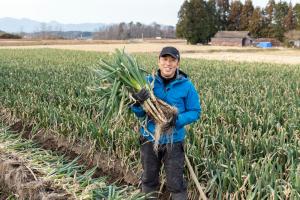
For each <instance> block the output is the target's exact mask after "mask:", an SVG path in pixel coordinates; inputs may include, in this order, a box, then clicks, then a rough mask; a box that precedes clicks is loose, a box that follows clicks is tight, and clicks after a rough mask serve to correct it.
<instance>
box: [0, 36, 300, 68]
mask: <svg viewBox="0 0 300 200" xmlns="http://www.w3.org/2000/svg"><path fill="white" fill-rule="evenodd" d="M170 45H171V46H175V47H176V48H178V49H179V50H180V52H181V57H182V58H194V59H206V60H221V61H223V60H225V61H238V62H262V63H278V64H296V65H298V64H300V50H299V49H291V48H290V49H288V48H283V47H276V48H271V49H261V48H256V47H230V46H229V47H226V46H208V45H207V46H203V45H188V44H186V41H185V40H127V41H125V40H124V41H120V40H102V41H101V40H99V41H98V40H91V41H89V40H41V41H36V40H34V41H30V40H28V41H25V40H22V41H20V40H17V41H16V40H9V41H7V40H6V41H5V40H0V49H24V48H25V49H36V48H52V49H68V50H81V51H97V52H113V51H114V50H115V49H116V48H118V49H120V48H121V49H122V48H125V50H126V51H127V52H129V53H153V54H154V55H157V54H158V52H159V51H160V50H161V49H162V48H163V47H164V46H170Z"/></svg>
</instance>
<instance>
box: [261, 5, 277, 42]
mask: <svg viewBox="0 0 300 200" xmlns="http://www.w3.org/2000/svg"><path fill="white" fill-rule="evenodd" d="M275 5H276V4H275V1H274V0H269V2H268V4H267V6H266V8H265V10H264V17H263V25H262V26H263V27H262V37H267V38H270V37H274V14H275Z"/></svg>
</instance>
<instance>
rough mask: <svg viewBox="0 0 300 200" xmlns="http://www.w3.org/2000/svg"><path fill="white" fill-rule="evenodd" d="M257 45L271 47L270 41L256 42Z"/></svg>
mask: <svg viewBox="0 0 300 200" xmlns="http://www.w3.org/2000/svg"><path fill="white" fill-rule="evenodd" d="M257 47H260V48H271V47H272V43H271V42H259V43H258V44H257Z"/></svg>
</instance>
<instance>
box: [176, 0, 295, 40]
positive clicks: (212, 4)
mask: <svg viewBox="0 0 300 200" xmlns="http://www.w3.org/2000/svg"><path fill="white" fill-rule="evenodd" d="M178 18H179V19H178V22H177V24H176V36H177V37H180V38H186V39H187V41H188V42H189V43H191V44H196V43H207V42H209V41H210V38H211V37H213V36H214V35H215V33H216V32H217V31H249V32H250V35H251V36H252V37H254V38H277V39H278V40H280V41H283V40H284V34H285V33H286V32H288V31H291V30H300V4H299V3H297V4H295V5H293V4H292V3H291V2H290V3H287V2H285V1H281V0H280V1H279V2H278V3H276V2H275V0H269V1H268V3H267V5H266V6H265V7H263V8H260V7H254V6H253V3H252V0H245V3H244V4H243V3H242V2H241V1H240V0H232V1H231V2H230V3H229V0H207V1H206V0H186V1H184V3H183V4H182V6H181V8H180V10H179V12H178Z"/></svg>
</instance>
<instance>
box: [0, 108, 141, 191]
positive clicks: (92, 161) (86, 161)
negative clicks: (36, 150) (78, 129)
mask: <svg viewBox="0 0 300 200" xmlns="http://www.w3.org/2000/svg"><path fill="white" fill-rule="evenodd" d="M9 115H10V112H9V111H8V110H7V109H0V121H3V122H5V123H6V124H7V125H8V126H9V127H10V128H9V130H11V131H14V132H16V133H19V134H22V137H24V138H26V139H32V140H33V141H34V142H36V143H38V144H39V145H40V146H41V147H42V148H44V149H47V150H51V151H57V152H59V153H60V154H64V155H66V156H68V157H69V158H70V159H75V158H77V157H80V158H79V160H78V162H79V164H82V165H85V166H86V167H87V169H89V168H93V167H94V166H97V168H96V171H95V175H94V176H95V177H100V176H107V178H108V182H110V183H113V182H119V183H122V184H124V183H125V184H129V185H137V184H138V183H139V176H138V175H137V173H134V172H133V171H131V170H130V169H128V168H126V166H124V164H123V163H122V162H121V160H119V159H118V158H114V157H112V156H110V157H109V156H107V155H106V154H104V153H102V152H101V151H96V150H95V149H96V148H95V145H94V143H93V142H91V141H88V140H82V141H80V140H76V141H75V140H71V139H69V138H66V137H64V136H61V135H58V134H57V133H55V132H51V131H49V130H45V129H40V130H39V131H37V132H36V133H35V134H33V133H32V125H29V124H27V125H26V124H25V123H23V122H22V121H20V120H18V119H13V118H12V117H11V116H9Z"/></svg>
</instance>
